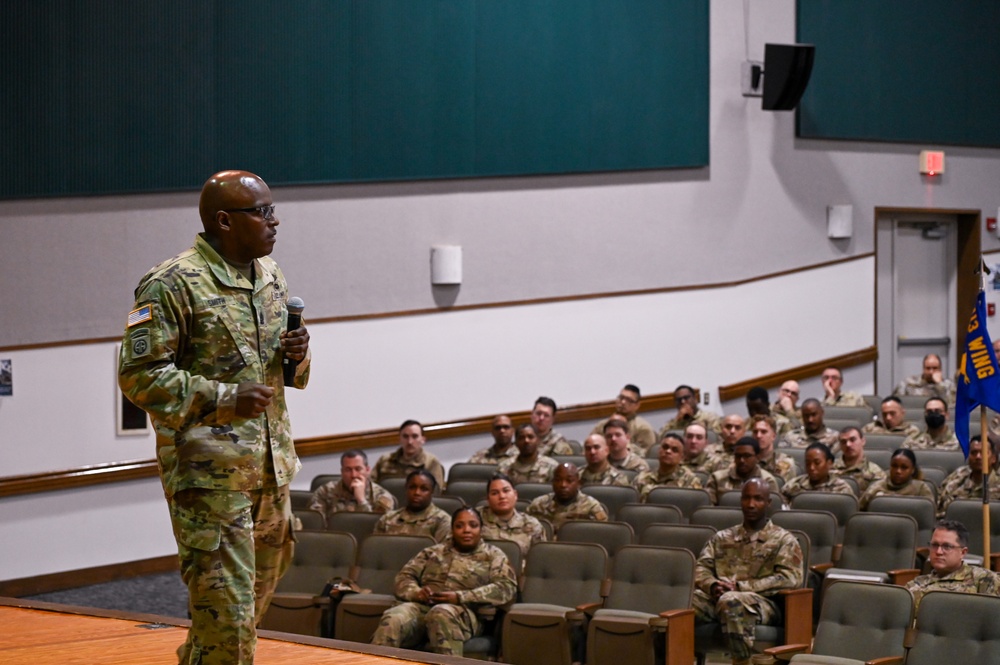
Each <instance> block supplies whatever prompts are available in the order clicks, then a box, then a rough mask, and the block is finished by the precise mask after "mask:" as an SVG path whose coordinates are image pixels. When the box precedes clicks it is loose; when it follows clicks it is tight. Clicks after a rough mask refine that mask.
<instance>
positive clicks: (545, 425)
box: [531, 397, 574, 456]
mask: <svg viewBox="0 0 1000 665" xmlns="http://www.w3.org/2000/svg"><path fill="white" fill-rule="evenodd" d="M557 411H558V408H557V407H556V402H555V400H553V399H552V398H551V397H539V398H538V399H536V400H535V405H534V406H533V407H532V409H531V424H532V425H534V426H535V432H537V433H538V452H539V453H540V454H542V455H545V456H549V455H573V454H574V451H573V448H572V446H570V445H569V442H568V441H567V440H566V437H564V436H563V435H562V434H560V433H559V432H557V431H555V430H554V429H552V426H553V425H555V422H556V412H557Z"/></svg>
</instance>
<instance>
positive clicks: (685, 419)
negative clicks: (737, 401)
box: [659, 386, 722, 439]
mask: <svg viewBox="0 0 1000 665" xmlns="http://www.w3.org/2000/svg"><path fill="white" fill-rule="evenodd" d="M674 403H675V404H676V405H677V415H676V416H674V417H673V418H671V419H670V420H668V421H667V424H666V425H664V426H663V427H661V428H660V432H659V437H660V438H661V439H662V438H663V435H664V434H666V433H667V432H683V431H684V430H686V429H687V427H688V425H691V424H693V423H697V424H699V425H703V426H704V427H705V431H708V430H711V431H713V432H715V433H716V434H718V433H720V432H721V431H722V419H721V418H720V417H719V414H717V413H712V412H711V411H702V410H701V409H700V408H699V407H698V399H697V397H696V396H695V394H694V388H692V387H691V386H677V388H676V389H675V390H674Z"/></svg>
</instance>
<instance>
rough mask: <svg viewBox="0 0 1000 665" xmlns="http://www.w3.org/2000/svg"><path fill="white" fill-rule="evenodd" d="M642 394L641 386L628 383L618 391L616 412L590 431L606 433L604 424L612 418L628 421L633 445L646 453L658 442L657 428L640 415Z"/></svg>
mask: <svg viewBox="0 0 1000 665" xmlns="http://www.w3.org/2000/svg"><path fill="white" fill-rule="evenodd" d="M641 399H642V396H641V395H640V393H639V387H638V386H635V385H633V384H631V383H629V384H627V385H626V386H625V387H624V388H622V389H621V392H619V393H618V399H616V400H615V412H614V413H613V414H611V416H610V417H608V418H605V419H604V420H602V421H600V422H599V423H597V424H596V425H594V429H592V430H591V431H590V433H591V434H604V426H605V425H607V424H608V421H609V420H611V419H612V418H620V419H623V420H625V421H626V422H627V423H628V436H629V439H630V440H631V441H632V446H633V447H634V448H635V451H636V452H637V453H639V454H640V455H645V454H646V453H647V452H648V451H649V449H650V448H652V447H653V446H654V445H655V444H656V430H655V429H653V426H652V425H650V424H649V421H648V420H646V419H645V418H643V417H642V416H640V415H638V413H639V407H640V405H641V404H642V402H641Z"/></svg>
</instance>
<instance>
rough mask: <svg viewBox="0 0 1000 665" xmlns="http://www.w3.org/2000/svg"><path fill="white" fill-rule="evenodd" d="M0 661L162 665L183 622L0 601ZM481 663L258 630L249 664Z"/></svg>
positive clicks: (49, 664)
mask: <svg viewBox="0 0 1000 665" xmlns="http://www.w3.org/2000/svg"><path fill="white" fill-rule="evenodd" d="M0 625H3V626H4V628H3V631H2V633H0V662H3V663H11V664H17V665H21V664H24V665H28V664H30V665H56V664H57V663H58V664H59V665H66V664H72V663H81V664H82V663H102V664H108V665H154V664H156V665H164V664H168V663H173V662H176V655H175V651H176V649H177V647H178V646H180V644H181V643H182V642H183V641H184V638H185V635H186V633H187V626H188V625H189V622H188V621H186V620H182V619H176V618H173V617H162V616H157V615H152V614H134V613H127V612H116V611H110V610H100V609H95V608H92V607H78V606H74V605H60V604H57V603H44V602H39V601H26V600H22V599H19V598H4V597H0ZM481 662H482V661H476V660H470V659H468V658H458V657H455V656H440V655H437V654H432V653H424V652H422V651H410V650H407V649H393V648H391V647H377V646H372V645H369V644H359V643H357V642H344V641H341V640H327V639H323V638H318V637H307V636H304V635H293V634H290V633H278V632H274V631H268V630H262V631H260V632H259V634H258V639H257V656H256V659H255V663H256V665H270V664H272V663H273V664H275V665H277V664H278V663H280V664H281V665H286V664H288V665H314V664H315V665H319V664H320V663H323V664H324V665H390V664H391V665H399V663H413V664H420V663H428V664H431V665H463V664H465V665H469V664H472V663H480V664H481Z"/></svg>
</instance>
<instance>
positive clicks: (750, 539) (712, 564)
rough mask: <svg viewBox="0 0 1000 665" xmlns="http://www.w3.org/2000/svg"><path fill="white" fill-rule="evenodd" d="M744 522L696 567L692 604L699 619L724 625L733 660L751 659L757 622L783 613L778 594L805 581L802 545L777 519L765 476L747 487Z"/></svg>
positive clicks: (722, 535)
mask: <svg viewBox="0 0 1000 665" xmlns="http://www.w3.org/2000/svg"><path fill="white" fill-rule="evenodd" d="M741 491H742V496H741V507H742V510H743V524H741V525H740V526H736V527H733V528H731V529H724V530H722V531H720V532H718V533H717V534H715V535H714V536H713V537H712V539H711V540H709V541H708V544H707V545H705V549H703V550H702V552H701V555H700V556H699V557H698V562H697V564H696V566H695V591H694V597H693V598H692V606H693V607H694V610H695V617H696V619H697V620H698V621H704V622H714V621H718V622H720V623H721V624H722V630H723V634H724V635H725V636H726V638H727V642H728V644H729V650H730V653H731V654H732V662H733V663H737V664H741V665H742V664H744V663H749V662H750V658H751V654H752V651H753V644H754V628H755V626H756V625H757V624H765V625H771V624H775V623H777V621H778V620H779V618H780V610H779V608H778V605H777V604H776V603H775V602H774V600H772V598H773V596H774V595H775V594H776V593H777V592H778V591H781V590H782V589H794V588H797V587H800V586H801V585H802V564H803V561H802V548H800V547H799V543H798V540H796V539H795V536H793V535H792V534H791V533H789V532H788V531H785V530H784V529H782V528H781V527H779V526H776V525H774V524H773V523H771V521H770V520H768V518H767V508H768V505H769V504H770V502H771V493H770V490H769V488H768V485H767V483H766V482H764V481H763V480H761V479H759V478H752V479H750V480H748V481H747V482H746V483H745V484H744V485H743V488H742V490H741Z"/></svg>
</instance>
